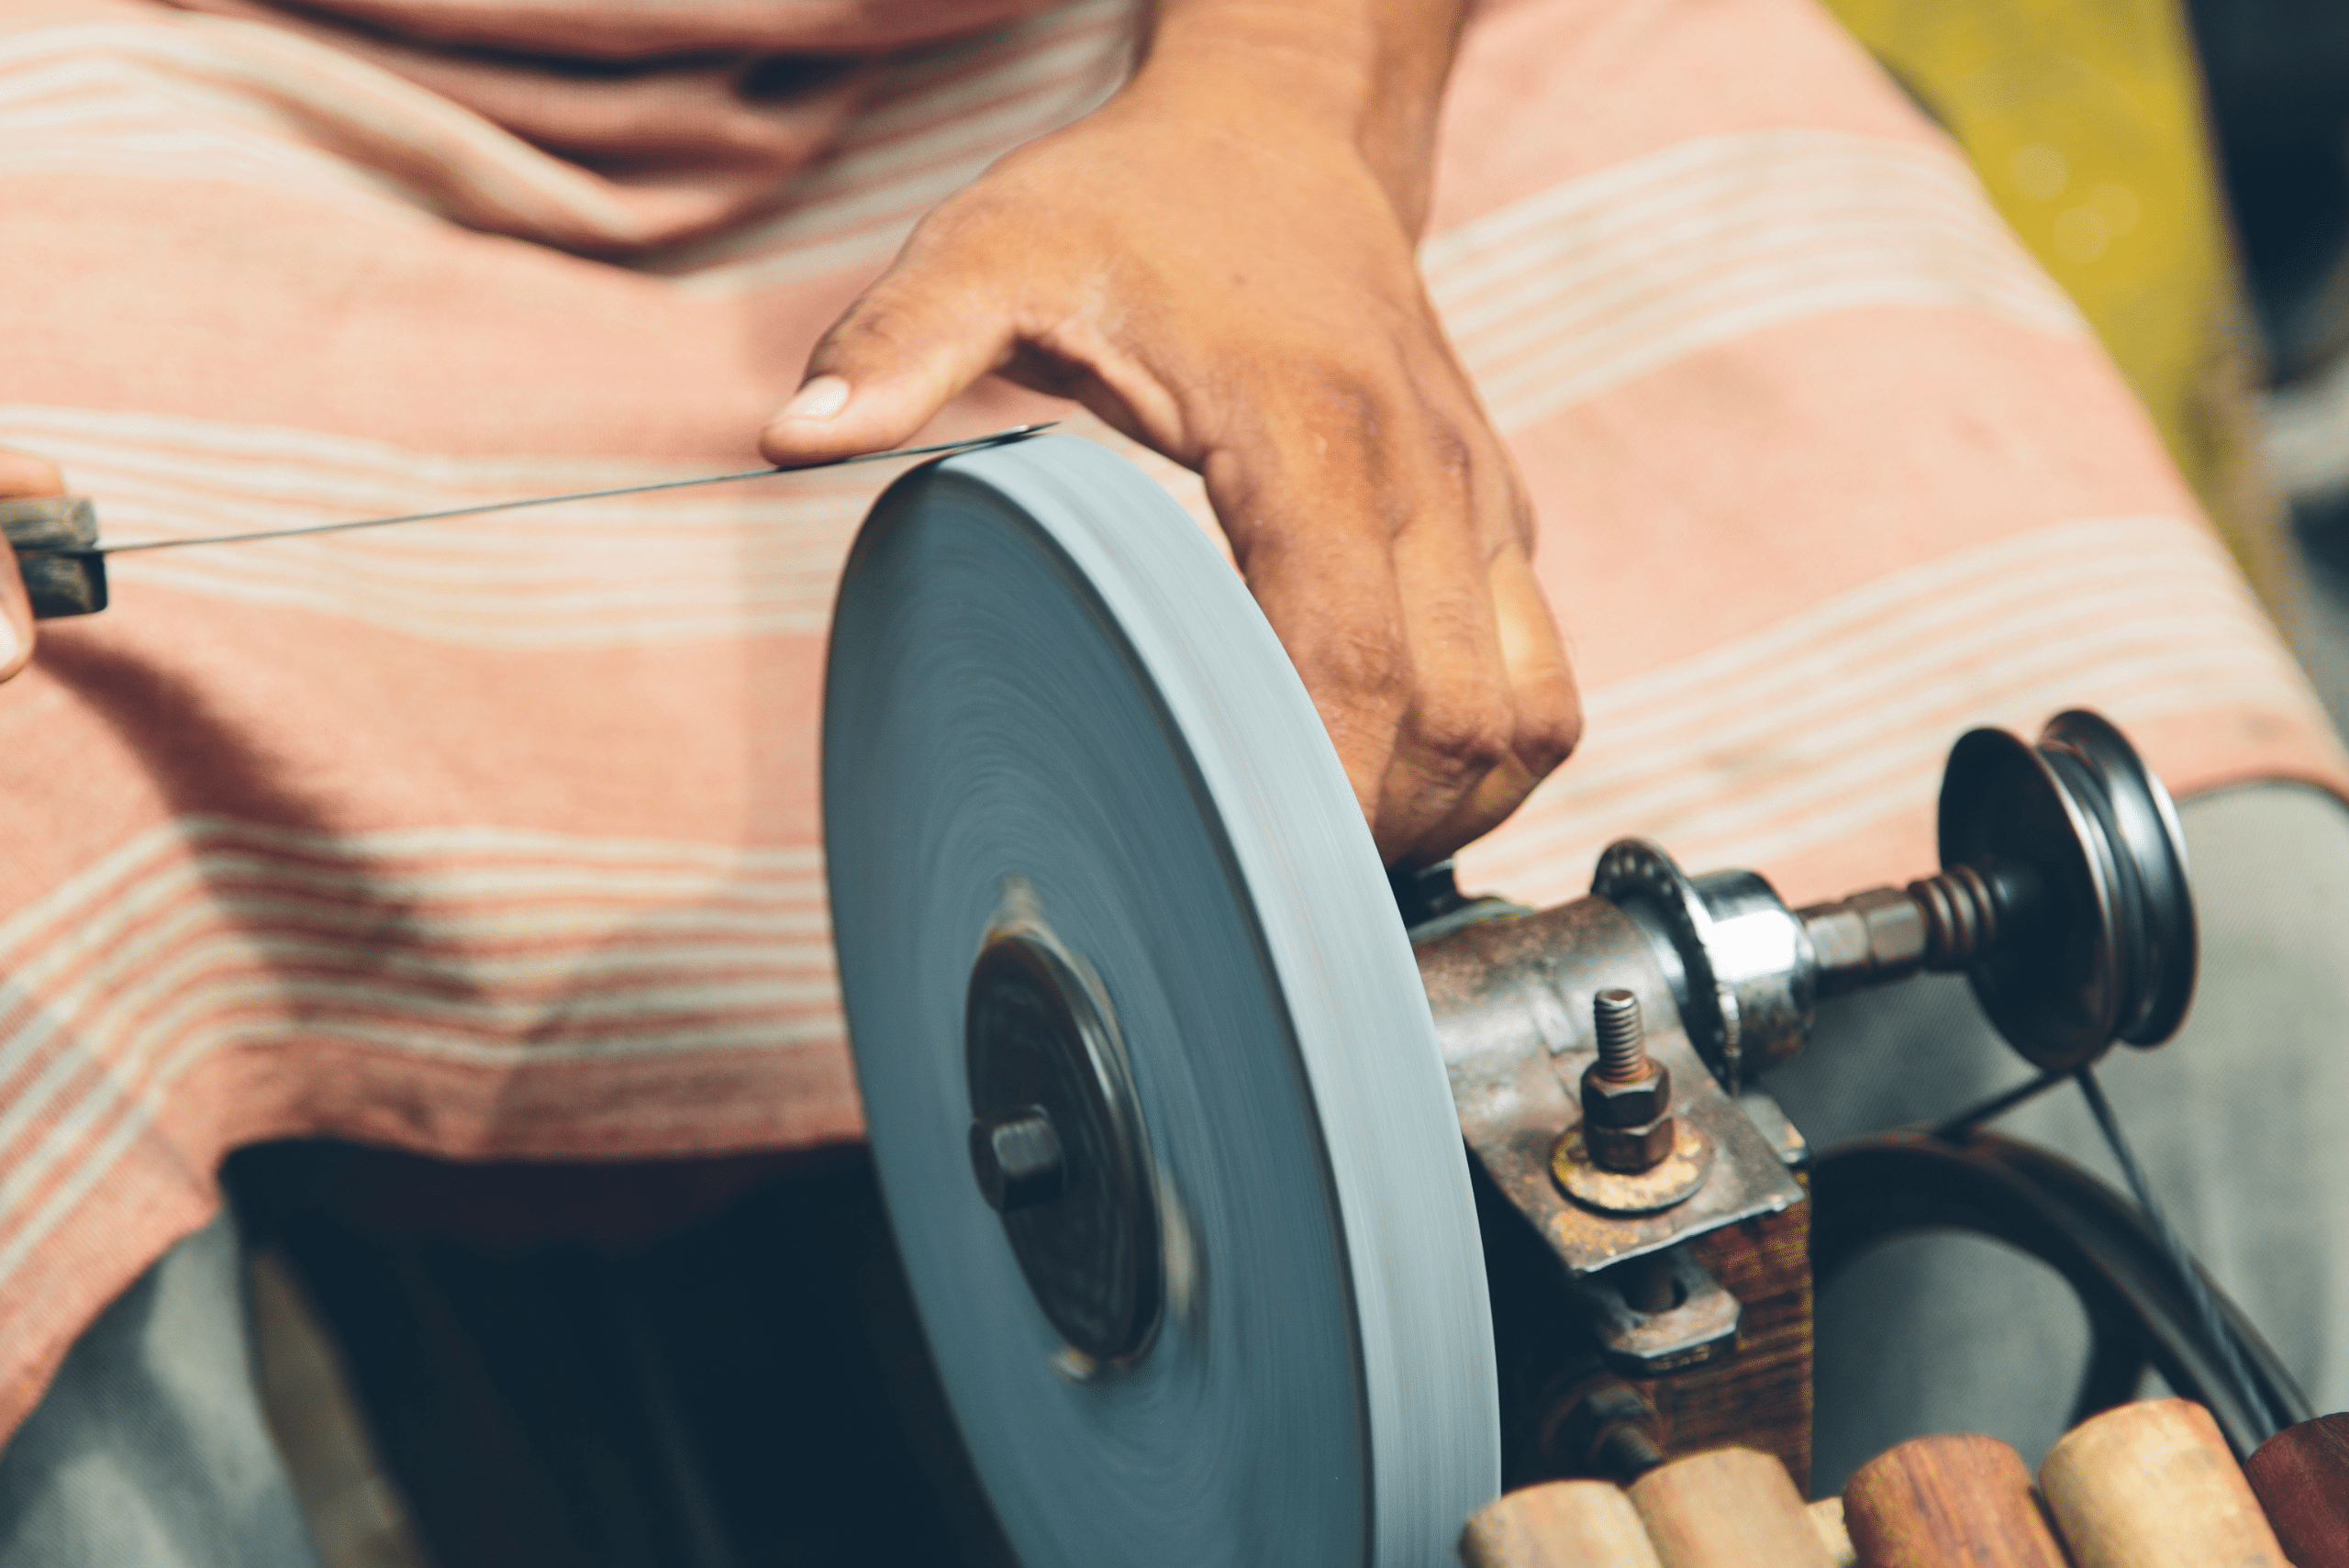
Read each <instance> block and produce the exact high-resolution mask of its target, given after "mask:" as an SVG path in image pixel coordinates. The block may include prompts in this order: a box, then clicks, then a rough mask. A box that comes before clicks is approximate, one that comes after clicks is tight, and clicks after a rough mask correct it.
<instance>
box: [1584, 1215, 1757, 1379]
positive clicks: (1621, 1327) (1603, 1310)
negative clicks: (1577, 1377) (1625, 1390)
mask: <svg viewBox="0 0 2349 1568" xmlns="http://www.w3.org/2000/svg"><path fill="white" fill-rule="evenodd" d="M1664 1262H1667V1263H1668V1264H1669V1265H1670V1268H1671V1270H1672V1274H1671V1279H1672V1289H1673V1296H1675V1303H1674V1305H1673V1306H1671V1307H1666V1308H1665V1309H1664V1310H1663V1311H1661V1312H1642V1311H1641V1310H1640V1309H1639V1308H1637V1307H1633V1306H1632V1305H1631V1303H1630V1302H1628V1301H1626V1300H1625V1299H1624V1298H1623V1292H1622V1290H1621V1289H1620V1286H1619V1284H1618V1283H1617V1282H1618V1279H1619V1277H1620V1276H1619V1275H1617V1274H1611V1273H1606V1274H1591V1275H1588V1276H1586V1277H1585V1278H1582V1279H1577V1280H1575V1281H1574V1282H1573V1284H1571V1286H1570V1287H1569V1288H1571V1289H1572V1291H1573V1292H1574V1295H1575V1298H1576V1299H1577V1300H1579V1301H1580V1302H1581V1303H1582V1304H1583V1305H1584V1306H1585V1307H1587V1308H1588V1309H1589V1312H1590V1321H1591V1327H1592V1329H1594V1330H1596V1332H1597V1335H1598V1350H1599V1353H1600V1355H1602V1356H1603V1357H1605V1358H1606V1362H1607V1366H1608V1370H1609V1371H1610V1372H1614V1373H1620V1374H1621V1375H1622V1376H1625V1377H1661V1376H1663V1375H1664V1373H1673V1372H1685V1371H1687V1369H1688V1368H1690V1367H1692V1366H1698V1365H1701V1364H1702V1363H1704V1362H1709V1361H1713V1360H1716V1359H1717V1358H1719V1357H1721V1356H1725V1355H1727V1354H1728V1353H1729V1352H1730V1351H1733V1350H1735V1349H1736V1348H1737V1324H1738V1319H1739V1318H1740V1317H1741V1316H1742V1313H1743V1311H1744V1308H1743V1307H1741V1306H1740V1305H1739V1303H1738V1299H1737V1297H1735V1296H1731V1294H1730V1293H1729V1292H1728V1291H1726V1290H1724V1289H1722V1288H1721V1283H1720V1281H1719V1280H1717V1279H1715V1278H1714V1277H1713V1276H1712V1274H1711V1273H1709V1271H1708V1270H1707V1269H1706V1267H1705V1265H1704V1264H1702V1263H1700V1262H1698V1261H1697V1259H1696V1257H1695V1255H1694V1254H1692V1253H1691V1252H1690V1251H1688V1250H1687V1248H1686V1247H1675V1248H1673V1249H1672V1250H1671V1251H1668V1252H1666V1253H1665V1254H1664Z"/></svg>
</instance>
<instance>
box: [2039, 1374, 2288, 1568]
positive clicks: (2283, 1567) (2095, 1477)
mask: <svg viewBox="0 0 2349 1568" xmlns="http://www.w3.org/2000/svg"><path fill="white" fill-rule="evenodd" d="M2039 1485H2040V1489H2041V1491H2043V1493H2045V1494H2046V1496H2047V1510H2048V1512H2050V1513H2052V1514H2054V1516H2055V1528H2056V1529H2057V1530H2058V1531H2059V1532H2061V1533H2062V1535H2063V1537H2064V1544H2065V1547H2066V1548H2068V1549H2069V1550H2070V1551H2071V1554H2072V1561H2073V1562H2076V1563H2077V1564H2078V1565H2079V1568H2220V1565H2221V1564H2223V1565H2224V1568H2289V1564H2288V1562H2287V1561H2286V1559H2285V1556H2284V1549H2283V1547H2282V1546H2281V1545H2280V1544H2278V1543H2277V1540H2276V1532H2275V1531H2274V1530H2272V1529H2269V1528H2268V1526H2267V1518H2266V1515H2265V1514H2263V1513H2261V1512H2260V1508H2259V1500H2258V1499H2257V1498H2255V1497H2254V1496H2252V1492H2251V1484H2250V1483H2249V1482H2247V1481H2245V1480H2244V1479H2243V1467H2242V1466H2240V1465H2238V1464H2237V1463H2235V1456H2234V1455H2233V1454H2232V1453H2231V1452H2229V1451H2228V1450H2227V1441H2226V1439H2224V1438H2223V1437H2221V1436H2220V1434H2219V1426H2218V1423H2217V1422H2215V1421H2213V1420H2211V1419H2210V1412H2209V1411H2208V1410H2205V1409H2203V1408H2202V1407H2201V1406H2199V1405H2197V1404H2195V1403H2193V1402H2192V1401H2191V1400H2188V1399H2154V1400H2147V1401H2145V1402H2144V1403H2143V1404H2138V1405H2123V1406H2121V1407H2120V1408H2118V1409H2114V1410H2107V1411H2106V1412H2105V1413H2104V1414H2103V1415H2101V1416H2098V1417H2096V1418H2093V1419H2090V1420H2087V1421H2083V1422H2081V1423H2080V1424H2079V1425H2078V1426H2076V1427H2075V1428H2073V1429H2072V1430H2071V1432H2070V1433H2069V1434H2068V1435H2067V1436H2065V1439H2064V1440H2063V1441H2061V1442H2059V1443H2057V1444H2056V1445H2055V1446H2054V1449H2052V1450H2050V1451H2049V1452H2048V1455H2047V1462H2045V1463H2044V1464H2042V1465H2041V1466H2040V1467H2039Z"/></svg>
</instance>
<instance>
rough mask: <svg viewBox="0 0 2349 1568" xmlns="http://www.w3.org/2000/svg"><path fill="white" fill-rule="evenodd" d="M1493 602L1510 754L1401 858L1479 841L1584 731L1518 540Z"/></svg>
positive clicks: (1421, 857) (1570, 679) (1508, 552)
mask: <svg viewBox="0 0 2349 1568" xmlns="http://www.w3.org/2000/svg"><path fill="white" fill-rule="evenodd" d="M1491 583H1492V595H1493V607H1494V611H1495V614H1496V616H1497V620H1498V625H1499V629H1500V639H1501V660H1502V664H1503V668H1504V671H1505V674H1506V679H1507V681H1508V695H1509V704H1510V707H1511V710H1512V713H1513V715H1514V718H1513V733H1512V735H1511V738H1510V743H1509V754H1508V756H1507V757H1506V758H1504V759H1503V760H1502V761H1501V762H1499V763H1497V765H1496V766H1494V767H1493V768H1492V769H1491V770H1490V771H1489V772H1487V773H1486V774H1485V775H1484V777H1482V778H1481V779H1479V780H1477V782H1476V784H1475V787H1473V788H1472V789H1470V790H1469V791H1468V792H1467V793H1466V794H1465V795H1463V796H1461V797H1460V798H1459V800H1458V801H1457V803H1456V804H1455V805H1454V806H1453V810H1452V811H1451V813H1450V814H1449V815H1447V816H1446V817H1444V818H1443V819H1442V821H1440V822H1438V823H1436V824H1435V825H1434V826H1433V827H1431V828H1428V829H1427V830H1425V831H1424V832H1422V833H1421V834H1420V835H1419V839H1418V840H1416V841H1415V842H1414V843H1413V844H1412V845H1411V847H1410V848H1409V849H1408V850H1407V851H1404V853H1403V856H1402V858H1403V859H1404V860H1405V861H1407V862H1410V863H1413V864H1419V865H1428V864H1432V863H1434V862H1437V861H1440V860H1443V859H1445V858H1446V857H1447V856H1449V855H1451V854H1453V852H1454V851H1458V850H1459V849H1460V848H1461V847H1462V846H1464V845H1466V844H1471V843H1474V842H1475V840H1478V839H1481V838H1483V837H1484V836H1485V835H1486V833H1488V832H1490V831H1492V830H1493V829H1494V828H1497V827H1498V826H1500V824H1501V823H1502V822H1503V821H1504V820H1506V819H1507V818H1508V815H1509V814H1510V813H1511V812H1513V811H1515V810H1516V809H1517V808H1518V806H1520V805H1521V804H1522V803H1523V802H1524V800H1525V797H1526V796H1527V795H1531V794H1532V793H1533V790H1534V787H1535V786H1536V785H1538V784H1541V782H1542V780H1543V779H1544V778H1547V777H1548V776H1549V775H1550V774H1551V773H1553V771H1555V769H1556V768H1557V766H1558V764H1559V763H1561V762H1564V761H1565V760H1566V758H1567V757H1568V756H1569V755H1571V754H1572V753H1573V751H1574V749H1575V745H1576V743H1577V742H1578V741H1580V740H1581V739H1582V698H1581V695H1580V694H1579V692H1578V691H1577V690H1576V689H1575V679H1574V670H1573V666H1572V663H1571V662H1570V661H1569V660H1568V658H1567V656H1566V651H1565V644H1564V640H1563V639H1561V638H1560V637H1559V635H1558V628H1557V622H1556V621H1555V620H1554V619H1553V617H1552V616H1551V614H1550V606H1549V602H1548V601H1547V600H1546V599H1545V598H1544V597H1543V596H1542V586H1541V584H1540V582H1539V580H1538V579H1536V577H1535V576H1534V574H1533V563H1532V562H1531V561H1530V560H1528V559H1527V557H1526V554H1525V551H1524V550H1523V549H1522V548H1521V547H1520V546H1516V545H1511V546H1509V547H1508V548H1507V549H1505V550H1503V551H1502V552H1501V553H1500V555H1498V556H1497V557H1496V558H1495V560H1494V562H1493V565H1492V571H1491Z"/></svg>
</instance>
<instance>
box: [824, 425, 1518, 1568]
mask: <svg viewBox="0 0 2349 1568" xmlns="http://www.w3.org/2000/svg"><path fill="white" fill-rule="evenodd" d="M824 819H825V845H826V850H827V853H828V856H829V876H830V884H831V900H832V921H833V932H834V939H835V942H836V944H837V947H838V951H839V958H840V973H841V990H842V993H843V995H844V997H845V999H846V1004H847V1008H848V1017H849V1023H850V1029H851V1033H852V1039H853V1040H854V1044H855V1051H856V1061H857V1073H858V1077H859V1080H860V1082H861V1084H862V1085H863V1094H864V1106H865V1114H866V1117H867V1119H868V1122H869V1124H870V1128H871V1136H872V1140H873V1149H874V1158H875V1161H876V1162H877V1164H878V1166H879V1170H880V1175H881V1184H882V1187H883V1190H884V1193H885V1196H886V1199H887V1203H888V1210H889V1216H890V1222H891V1225H892V1227H893V1228H894V1229H895V1232H896V1240H897V1245H898V1249H899V1251H900V1253H901V1254H902V1256H903V1258H904V1262H905V1266H906V1271H907V1275H908V1277H909V1279H910V1281H911V1284H912V1287H913V1292H914V1296H915V1298H916V1301H917V1303H918V1307H919V1309H920V1315H921V1320H922V1325H923V1328H924V1330H925V1332H926V1333H927V1335H928V1337H929V1340H930V1347H931V1350H932V1352H933V1354H934V1356H935V1359H936V1361H937V1364H938V1368H939V1373H940V1375H941V1379H942V1381H943V1382H944V1384H945V1387H946V1392H947V1396H948V1398H949V1401H950V1402H951V1404H952V1407H953V1411H954V1416H955V1419H956V1421H957V1423H958V1424H959V1425H960V1427H961V1429H962V1434H963V1440H964V1443H965V1446H966V1447H967V1448H968V1450H969V1451H970V1455H971V1459H972V1461H973V1462H974V1465H975V1467H976V1469H977V1471H978V1473H979V1476H980V1479H981V1481H982V1482H983V1484H984V1485H985V1488H986V1491H987V1495H988V1497H989V1499H990V1501H991V1502H992V1504H993V1505H994V1507H995V1510H996V1516H997V1518H998V1519H999V1520H1000V1522H1001V1524H1002V1526H1003V1529H1004V1531H1005V1533H1006V1535H1007V1536H1008V1538H1009V1540H1010V1541H1011V1543H1012V1545H1013V1547H1014V1549H1015V1550H1016V1551H1017V1552H1018V1553H1019V1558H1020V1560H1021V1561H1022V1562H1023V1563H1025V1564H1027V1565H1028V1568H1054V1565H1059V1564H1068V1565H1071V1568H1076V1565H1083V1568H1101V1565H1103V1564H1109V1563H1118V1564H1132V1565H1139V1568H1147V1565H1150V1564H1158V1563H1165V1564H1175V1563H1182V1564H1199V1563H1217V1564H1223V1563H1256V1562H1262V1563H1267V1564H1271V1563H1278V1564H1282V1565H1284V1568H1301V1565H1307V1564H1341V1563H1342V1564H1362V1563H1376V1564H1412V1565H1415V1568H1416V1565H1421V1564H1432V1563H1437V1562H1449V1561H1452V1560H1453V1559H1452V1553H1453V1544H1454V1542H1455V1541H1456V1540H1457V1539H1458V1537H1459V1533H1460V1529H1461V1525H1462V1522H1463V1521H1464V1519H1465V1518H1467V1517H1468V1515H1469V1514H1471V1513H1472V1512H1474V1511H1475V1509H1476V1508H1477V1507H1481V1506H1482V1505H1483V1504H1484V1503H1486V1502H1487V1501H1489V1500H1490V1499H1491V1498H1492V1497H1493V1496H1495V1495H1496V1494H1497V1491H1498V1482H1499V1469H1500V1456H1499V1447H1500V1445H1499V1436H1498V1421H1497V1404H1496V1392H1495V1377H1494V1368H1493V1351H1492V1329H1491V1322H1490V1317H1489V1311H1488V1307H1487V1304H1486V1284H1485V1272H1484V1261H1483V1255H1482V1249H1481V1244H1480V1242H1479V1240H1478V1237H1477V1230H1476V1220H1475V1206H1474V1202H1473V1200H1472V1197H1471V1194H1470V1189H1469V1184H1468V1171H1467V1165H1466V1160H1465V1156H1464V1151H1463V1148H1462V1143H1461V1135H1460V1129H1459V1124H1458V1120H1457V1117H1456V1114H1455V1112H1454V1110H1453V1103H1452V1097H1451V1094H1450V1090H1449V1088H1448V1086H1447V1084H1446V1080H1445V1076H1444V1072H1443V1068H1442V1062H1441V1060H1440V1058H1439V1055H1438V1051H1437V1046H1436V1041H1435V1034H1434V1029H1433V1026H1432V1024H1431V1020H1430V1018H1429V1012H1428V1005H1427V998H1426V995H1425V994H1424V992H1423V991H1422V990H1421V988H1420V984H1419V972H1418V969H1417V967H1416V965H1415V964H1414V963H1413V962H1412V957H1411V952H1410V949H1409V945H1408V941H1407V940H1406V939H1405V937H1404V933H1403V930H1402V928H1401V925H1400V922H1399V921H1398V919H1397V916H1396V912H1395V907H1394V904H1393V901H1392V898H1391V896H1390V895H1389V893H1388V890H1387V885H1386V879H1385V876H1384V875H1383V873H1382V871H1381V867H1380V864H1379V860H1378V855H1377V853H1376V851H1375V848H1374V847H1373V845H1372V842H1371V839H1370V835H1369V832H1368V830H1367V828H1365V827H1364V823H1363V820H1362V817H1361V813H1360V811H1359V809H1358V808H1357V806H1355V803H1354V799H1353V793H1352V791H1351V790H1350V789H1349V788H1348V786H1347V783H1346V779H1345V775H1344V773H1343V772H1342V770H1341V767H1340V765H1339V762H1338V760H1337V756H1336V753H1335V752H1334V751H1332V750H1331V748H1330V742H1329V740H1328V737H1327V736H1326V734H1325V733H1324V731H1323V729H1322V727H1321V725H1320V723H1319V718H1318V717H1317V715H1316V713H1315V711H1314V708H1313V706H1312V704H1311V702H1310V700H1309V699H1308V696H1307V695H1306V693H1305V690H1304V687H1303V685H1302V684H1300V683H1299V681H1298V680H1297V674H1296V673H1295V671H1294V670H1293V669H1292V667H1291V666H1290V664H1289V662H1288V660H1287V657H1286V654H1284V653H1283V651H1282V650H1281V648H1280V645H1279V643H1278V642H1277V641H1276V640H1275V638H1274V636H1273V633H1272V630H1271V628H1269V627H1268V626H1267V625H1266V624H1265V622H1264V618H1263V617H1262V615H1261V614H1260V613H1259V612H1258V610H1257V608H1256V606H1255V605H1254V603H1253V601H1252V599H1251V598H1250V597H1249V595H1248V594H1247V591H1246V589H1245V587H1244V585H1243V584H1241V580H1240V579H1239V577H1238V576H1237V575H1236V574H1235V573H1233V572H1232V570H1231V568H1230V564H1229V563H1228V562H1225V561H1224V560H1223V559H1222V558H1221V557H1220V556H1219V555H1218V554H1217V552H1216V550H1214V548H1213V547H1212V546H1211V545H1210V544H1209V543H1208V540H1207V539H1206V538H1205V537H1203V536H1202V535H1201V534H1200V532H1199V531H1198V528H1197V526H1196V525H1195V524H1194V523H1193V522H1192V521H1191V519H1190V518H1189V517H1187V516H1186V515H1185V514H1184V512H1183V511H1182V510H1181V509H1180V508H1179V507H1177V506H1175V504H1174V502H1173V501H1172V500H1171V499H1169V498H1168V497H1167V495H1165V494H1164V492H1163V491H1162V490H1161V489H1160V488H1159V487H1158V486H1157V485H1156V484H1153V483H1152V482H1151V481H1150V480H1149V479H1148V478H1147V477H1145V476H1144V475H1143V474H1141V473H1140V472H1139V471H1138V470H1136V469H1135V468H1133V467H1132V466H1131V465H1130V464H1129V463H1127V462H1125V461H1124V460H1122V459H1120V458H1119V457H1117V456H1115V455H1113V454H1111V453H1109V452H1108V451H1106V450H1103V449H1101V448H1099V447H1097V446H1094V445H1092V444H1090V443H1087V442H1084V441H1079V440H1074V439H1065V438H1057V437H1046V438H1042V439H1034V440H1030V441H1025V442H1021V443H1019V444H1016V445H1010V446H1005V447H999V448H995V449H992V450H985V451H981V452H975V453H972V454H968V455H965V456H961V457H956V458H952V459H950V460H947V461H944V462H938V463H934V464H931V465H930V466H927V467H925V468H922V469H918V470H917V471H915V472H914V473H910V474H908V475H907V476H906V477H905V478H904V479H902V480H900V481H898V482H897V483H896V484H894V485H893V486H891V488H890V489H889V491H888V492H887V493H886V494H885V495H884V496H883V497H882V498H881V500H880V502H879V503H878V504H877V505H876V506H875V507H874V512H873V515H872V517H870V518H869V519H868V520H867V522H866V524H865V526H864V529H863V533H862V534H861V535H860V536H859V537H858V539H857V542H856V546H855V548H854V550H853V551H852V554H851V556H850V560H849V564H848V567H847V571H846V573H845V575H844V577H843V580H842V583H841V594H840V602H839V606H838V609H837V612H836V617H835V620H834V625H833V630H832V641H831V651H830V664H829V672H828V674H827V680H826V689H825V709H824Z"/></svg>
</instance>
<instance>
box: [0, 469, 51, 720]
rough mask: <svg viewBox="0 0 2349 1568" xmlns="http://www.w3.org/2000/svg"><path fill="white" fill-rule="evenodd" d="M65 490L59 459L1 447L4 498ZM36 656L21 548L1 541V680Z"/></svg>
mask: <svg viewBox="0 0 2349 1568" xmlns="http://www.w3.org/2000/svg"><path fill="white" fill-rule="evenodd" d="M64 494H65V476H64V475H63V474H62V473H59V472H58V469H57V465H56V464H55V463H53V462H50V461H49V460H48V459H47V458H39V457H35V456H33V455H32V454H31V453H30V452H12V451H8V450H5V449H0V501H21V500H28V499H30V498H32V497H34V496H37V495H64ZM32 656H33V606H32V602H31V601H30V600H29V599H28V598H27V597H26V596H25V578H24V573H23V571H22V570H21V569H20V568H18V566H17V552H16V551H15V550H11V549H9V548H8V546H7V544H6V542H5V541H0V681H5V680H6V679H7V678H8V677H9V676H11V675H14V674H15V673H17V672H18V671H19V670H22V669H23V668H24V667H25V665H26V663H27V662H28V661H30V660H31V658H32Z"/></svg>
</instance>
